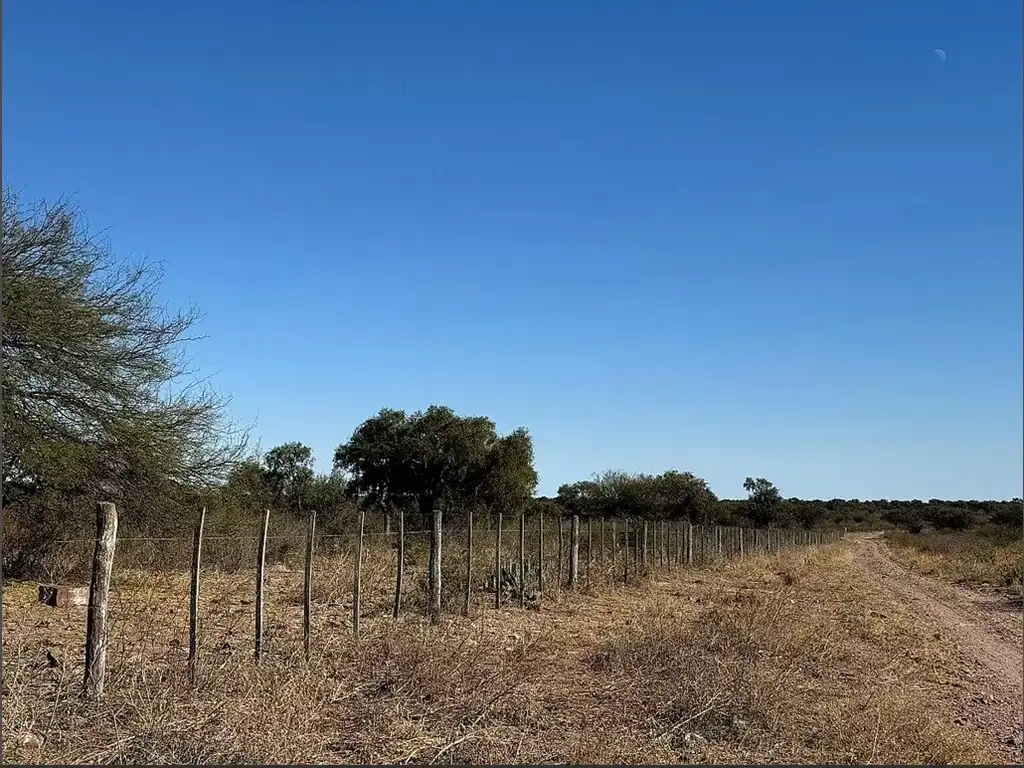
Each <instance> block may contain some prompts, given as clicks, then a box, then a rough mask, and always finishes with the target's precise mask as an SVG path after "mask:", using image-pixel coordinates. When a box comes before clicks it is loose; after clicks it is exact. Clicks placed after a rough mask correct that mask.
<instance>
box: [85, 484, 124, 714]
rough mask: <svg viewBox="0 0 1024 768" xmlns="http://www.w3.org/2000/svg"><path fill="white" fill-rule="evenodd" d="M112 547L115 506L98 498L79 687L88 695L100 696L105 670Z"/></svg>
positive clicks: (115, 541)
mask: <svg viewBox="0 0 1024 768" xmlns="http://www.w3.org/2000/svg"><path fill="white" fill-rule="evenodd" d="M116 547H117V507H115V506H114V505H113V504H111V503H110V502H107V501H101V502H99V503H98V504H97V505H96V546H95V548H94V549H93V554H92V576H91V578H90V580H89V612H88V614H87V617H86V627H85V679H84V681H83V691H84V693H85V695H86V697H88V698H91V699H99V698H100V697H102V696H103V681H104V678H105V677H106V674H107V600H108V598H109V596H110V576H111V574H112V573H113V570H114V550H115V548H116Z"/></svg>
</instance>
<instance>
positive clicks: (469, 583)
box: [463, 507, 473, 616]
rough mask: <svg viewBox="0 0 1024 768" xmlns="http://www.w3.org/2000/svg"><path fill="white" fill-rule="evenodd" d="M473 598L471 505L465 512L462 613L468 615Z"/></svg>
mask: <svg viewBox="0 0 1024 768" xmlns="http://www.w3.org/2000/svg"><path fill="white" fill-rule="evenodd" d="M472 599H473V507H470V508H469V511H468V512H467V513H466V605H465V607H464V608H463V613H464V614H465V615H466V616H469V604H470V602H471V601H472Z"/></svg>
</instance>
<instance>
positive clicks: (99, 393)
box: [2, 185, 246, 513]
mask: <svg viewBox="0 0 1024 768" xmlns="http://www.w3.org/2000/svg"><path fill="white" fill-rule="evenodd" d="M2 269H3V271H2V280H3V333H2V345H3V350H2V351H3V372H2V387H3V416H4V436H3V438H4V439H3V457H2V464H3V504H4V506H5V507H9V506H10V505H12V504H16V503H19V502H21V503H22V504H32V503H33V502H35V503H38V502H39V500H40V499H41V498H42V497H43V496H46V497H47V502H46V506H50V504H51V502H53V501H54V500H55V498H57V497H59V498H60V499H62V500H63V501H64V502H66V503H71V504H73V503H74V502H75V500H76V499H81V500H84V499H87V498H88V499H91V500H95V498H96V497H98V496H103V497H106V498H110V499H112V500H120V501H124V500H130V506H131V507H132V509H133V510H134V511H135V512H138V513H150V512H151V511H152V510H154V509H157V508H158V507H159V506H160V504H161V502H162V501H163V500H166V499H167V498H168V497H169V496H170V495H172V494H173V493H174V492H175V491H176V490H177V489H181V488H189V487H191V488H197V487H206V486H209V485H211V484H214V483H217V482H219V481H220V480H222V479H223V477H224V475H225V474H226V472H227V470H229V469H230V468H231V467H232V466H233V464H234V463H235V462H236V461H237V460H238V459H239V458H240V457H241V455H242V451H243V449H244V444H245V438H246V435H245V434H244V433H243V432H239V431H238V430H235V429H233V428H232V427H231V425H230V424H228V422H227V420H226V418H225V406H226V400H224V399H223V398H221V397H220V396H218V395H217V394H216V393H214V392H213V391H212V390H211V389H209V388H208V387H207V386H206V385H205V383H204V382H203V381H201V380H197V379H196V378H195V372H194V371H193V370H192V368H191V367H190V365H189V360H188V358H187V357H186V355H185V345H186V342H188V341H189V340H190V338H191V337H190V332H191V330H192V328H193V326H194V324H195V322H196V320H197V318H198V314H197V312H196V311H195V310H194V309H192V310H189V311H187V312H184V313H168V312H167V311H165V310H164V308H163V307H162V306H161V305H160V303H159V301H158V297H157V293H158V288H159V285H160V278H161V275H160V272H159V271H158V270H157V269H155V268H154V267H152V266H151V265H146V264H143V265H129V264H125V263H122V262H119V261H117V260H116V259H115V258H114V256H113V255H112V253H111V252H110V250H109V248H108V247H107V246H106V245H105V244H103V243H101V242H99V241H97V240H95V239H93V238H92V237H91V236H90V235H89V234H88V232H87V231H86V229H85V227H84V222H83V219H82V217H81V216H80V214H79V213H78V212H77V211H75V210H74V209H72V208H71V207H70V206H69V205H68V204H67V203H64V202H60V203H57V204H56V205H46V204H43V203H41V204H39V205H26V204H24V203H23V201H22V200H21V199H20V198H19V196H18V194H17V193H16V192H14V191H13V190H12V189H11V188H10V187H8V186H6V185H5V186H4V189H3V240H2Z"/></svg>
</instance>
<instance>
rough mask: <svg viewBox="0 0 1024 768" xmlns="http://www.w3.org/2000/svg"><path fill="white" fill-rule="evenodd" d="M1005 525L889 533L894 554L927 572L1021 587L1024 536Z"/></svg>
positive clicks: (972, 583) (958, 579)
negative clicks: (1005, 527) (943, 531)
mask: <svg viewBox="0 0 1024 768" xmlns="http://www.w3.org/2000/svg"><path fill="white" fill-rule="evenodd" d="M1020 533H1021V532H1020V531H1010V530H1006V529H1002V528H991V529H972V530H969V531H965V532H962V533H937V532H933V533H917V534H912V533H906V532H903V531H896V532H890V533H887V534H886V542H887V543H888V545H889V548H890V550H891V552H892V554H893V556H894V557H895V558H896V559H897V560H898V561H899V562H901V563H902V564H903V565H905V566H907V567H909V568H911V569H913V570H914V571H916V572H918V573H920V574H923V575H925V576H934V577H936V578H940V579H944V580H946V581H950V582H954V583H957V584H963V585H965V586H974V587H979V586H995V587H1004V588H1019V587H1020V585H1021V578H1022V577H1024V537H1022V536H1021V535H1020Z"/></svg>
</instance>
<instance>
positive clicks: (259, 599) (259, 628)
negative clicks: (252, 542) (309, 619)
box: [254, 509, 270, 664]
mask: <svg viewBox="0 0 1024 768" xmlns="http://www.w3.org/2000/svg"><path fill="white" fill-rule="evenodd" d="M269 527H270V510H269V509H265V510H264V511H263V525H262V527H261V528H260V540H259V545H258V546H257V550H256V631H255V638H254V639H255V643H254V645H255V649H254V654H255V656H256V663H257V664H259V663H260V661H261V660H262V658H263V580H264V576H265V574H266V570H267V529H268V528H269Z"/></svg>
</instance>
